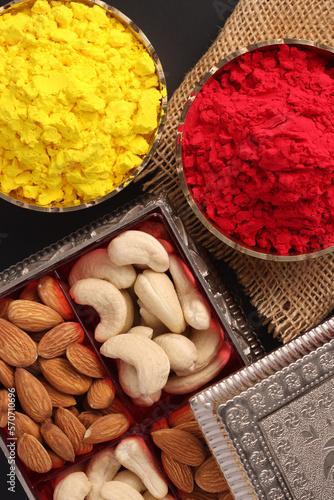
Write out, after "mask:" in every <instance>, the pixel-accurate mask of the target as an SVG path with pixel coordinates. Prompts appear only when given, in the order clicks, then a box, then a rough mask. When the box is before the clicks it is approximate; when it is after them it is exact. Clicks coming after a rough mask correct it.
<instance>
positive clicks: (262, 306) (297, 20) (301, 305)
mask: <svg viewBox="0 0 334 500" xmlns="http://www.w3.org/2000/svg"><path fill="white" fill-rule="evenodd" d="M333 10H334V2H333V0H240V1H239V3H238V4H237V6H236V8H235V10H234V11H233V13H232V14H231V16H230V17H229V19H228V20H227V22H226V24H225V25H224V27H223V28H222V29H221V31H220V32H219V35H218V37H217V39H216V40H215V41H214V43H213V44H212V46H211V47H210V48H209V49H208V51H207V52H206V53H205V54H204V55H203V57H202V58H201V59H200V60H199V61H198V63H197V64H196V66H195V67H194V68H193V69H192V70H191V71H190V72H189V73H188V74H187V75H186V76H185V78H184V81H183V82H182V84H181V85H180V87H179V88H178V89H177V90H176V92H175V93H174V94H173V96H172V97H171V98H170V100H169V104H168V109H167V119H166V124H165V129H164V133H163V136H162V139H161V141H160V143H159V145H158V148H157V150H156V152H155V154H154V156H153V158H152V160H151V162H150V164H149V166H148V168H147V169H146V170H145V171H144V172H143V173H142V174H141V176H140V177H139V178H138V180H142V181H143V186H144V190H145V191H149V192H152V193H156V194H157V193H160V192H161V191H164V192H166V193H167V194H168V195H169V198H170V200H171V201H172V203H173V204H174V206H175V207H176V209H177V211H178V213H179V215H180V217H181V219H182V220H183V222H184V224H185V227H186V229H187V231H188V232H189V234H190V235H191V237H192V238H193V239H194V241H195V242H198V243H199V244H201V245H202V246H204V247H205V248H206V249H207V250H208V252H209V253H210V254H212V256H213V257H214V258H216V259H217V260H220V259H224V260H225V261H227V262H228V263H229V265H230V266H232V268H233V269H234V270H235V272H236V274H237V277H238V280H239V282H240V283H241V285H242V286H243V287H244V291H245V293H246V294H247V295H248V296H249V297H250V299H251V303H252V305H253V306H254V307H255V308H256V309H257V310H258V312H259V313H260V314H261V315H262V316H263V317H264V318H265V322H266V323H267V324H268V330H269V332H270V334H272V335H273V336H274V337H278V338H279V339H280V340H282V341H283V342H287V341H289V340H291V339H293V338H295V337H296V336H298V335H300V334H302V333H304V332H305V331H308V330H309V329H311V328H313V327H314V326H316V325H317V324H319V323H320V322H321V321H322V320H323V319H324V318H325V317H326V316H327V315H328V314H329V313H330V311H331V310H332V308H333V305H334V285H333V280H334V254H333V255H327V256H324V257H321V258H319V259H312V260H309V261H306V262H297V263H287V262H280V263H277V262H267V261H264V260H260V259H257V258H252V257H248V256H246V255H243V254H241V253H239V252H237V251H235V250H233V249H231V248H229V247H228V246H227V245H225V244H223V243H222V242H221V241H220V240H218V239H217V238H216V237H215V236H213V235H212V234H211V233H210V232H209V231H208V230H207V229H206V228H205V227H204V226H203V225H202V223H201V222H199V221H198V220H197V218H196V217H195V215H194V214H193V212H192V210H191V209H190V207H189V205H188V203H187V201H186V199H185V197H184V195H183V192H182V189H181V185H180V182H179V180H178V175H177V170H176V159H175V140H176V133H177V128H178V123H179V120H180V117H181V113H182V110H183V107H184V105H185V104H186V102H187V99H188V97H189V95H190V93H191V92H192V90H193V89H194V87H195V86H196V85H197V83H198V82H199V80H200V79H201V78H202V77H203V76H204V75H205V74H206V72H207V71H208V70H209V69H210V68H211V67H212V66H214V65H215V64H216V63H217V62H218V61H220V60H221V59H223V58H224V57H225V56H227V55H228V54H231V53H232V52H234V51H236V50H237V49H240V48H243V47H245V46H247V45H250V44H253V43H256V42H259V41H264V40H273V39H278V38H298V39H306V40H312V41H315V42H319V43H323V44H327V45H331V46H333V45H334V23H333Z"/></svg>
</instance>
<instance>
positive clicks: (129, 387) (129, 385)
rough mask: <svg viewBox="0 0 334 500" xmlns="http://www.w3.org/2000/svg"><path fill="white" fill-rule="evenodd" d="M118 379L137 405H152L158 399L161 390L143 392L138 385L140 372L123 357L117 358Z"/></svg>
mask: <svg viewBox="0 0 334 500" xmlns="http://www.w3.org/2000/svg"><path fill="white" fill-rule="evenodd" d="M117 369H118V379H119V383H120V384H121V387H122V389H123V391H124V392H125V393H126V394H127V395H128V396H130V397H131V398H132V401H133V403H134V404H135V405H137V406H151V405H152V404H153V403H155V402H156V401H158V399H159V398H160V396H161V390H159V391H157V392H155V393H154V394H145V395H143V394H141V392H140V390H139V387H138V374H137V371H136V368H135V367H134V366H132V365H130V364H129V363H126V362H125V361H122V360H121V359H118V360H117Z"/></svg>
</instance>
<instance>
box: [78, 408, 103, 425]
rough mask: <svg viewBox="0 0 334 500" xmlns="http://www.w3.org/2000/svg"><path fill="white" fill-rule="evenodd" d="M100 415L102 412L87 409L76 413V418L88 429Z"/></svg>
mask: <svg viewBox="0 0 334 500" xmlns="http://www.w3.org/2000/svg"><path fill="white" fill-rule="evenodd" d="M102 416H103V415H102V413H99V412H98V411H89V410H88V411H83V412H81V413H80V414H79V415H78V419H79V420H80V422H81V423H82V424H84V426H85V427H86V429H88V427H90V426H91V425H92V424H93V423H94V422H96V420H98V419H99V418H101V417H102Z"/></svg>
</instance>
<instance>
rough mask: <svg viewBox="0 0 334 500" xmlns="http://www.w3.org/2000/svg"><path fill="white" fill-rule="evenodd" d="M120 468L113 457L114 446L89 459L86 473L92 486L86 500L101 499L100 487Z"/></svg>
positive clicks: (112, 477)
mask: <svg viewBox="0 0 334 500" xmlns="http://www.w3.org/2000/svg"><path fill="white" fill-rule="evenodd" d="M120 468H121V464H120V463H119V461H118V460H117V459H116V457H115V448H114V447H111V448H107V449H104V450H102V451H99V452H98V453H97V454H96V455H93V457H92V458H91V459H90V460H89V462H88V465H87V469H86V474H87V477H88V479H89V481H90V482H91V485H92V488H91V491H90V493H89V495H88V497H87V500H101V498H102V497H101V488H102V486H103V485H104V483H106V482H107V481H111V480H112V479H114V477H115V476H116V474H117V472H118V471H119V469H120Z"/></svg>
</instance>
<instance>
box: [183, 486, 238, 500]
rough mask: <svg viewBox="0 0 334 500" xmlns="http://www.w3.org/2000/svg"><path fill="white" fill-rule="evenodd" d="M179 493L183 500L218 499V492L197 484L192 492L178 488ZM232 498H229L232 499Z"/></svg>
mask: <svg viewBox="0 0 334 500" xmlns="http://www.w3.org/2000/svg"><path fill="white" fill-rule="evenodd" d="M178 493H179V497H180V499H181V500H217V494H216V493H208V492H207V491H204V490H201V488H199V487H198V486H196V485H195V487H194V489H193V491H192V492H191V493H185V492H184V491H182V490H178ZM232 498H233V497H232ZM232 498H231V499H228V500H232ZM224 500H225V499H224Z"/></svg>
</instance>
